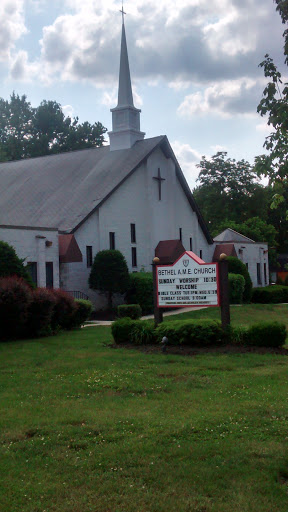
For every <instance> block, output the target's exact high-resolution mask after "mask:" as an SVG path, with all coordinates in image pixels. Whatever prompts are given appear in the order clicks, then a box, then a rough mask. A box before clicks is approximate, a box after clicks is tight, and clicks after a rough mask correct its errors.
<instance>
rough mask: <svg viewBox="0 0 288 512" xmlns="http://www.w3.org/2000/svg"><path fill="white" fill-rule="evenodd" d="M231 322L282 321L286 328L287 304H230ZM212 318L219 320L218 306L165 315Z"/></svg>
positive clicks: (234, 323) (174, 317) (287, 322)
mask: <svg viewBox="0 0 288 512" xmlns="http://www.w3.org/2000/svg"><path fill="white" fill-rule="evenodd" d="M230 315H231V323H232V324H233V325H252V324H254V323H257V322H263V321H268V320H269V321H270V320H271V321H277V322H284V323H285V324H286V327H287V329H288V304H279V305H278V304H246V305H245V304H244V305H242V306H230ZM182 318H183V319H186V320H187V319H193V318H195V319H196V318H197V319H198V318H212V319H215V320H221V316H220V308H205V309H199V310H195V311H193V310H192V311H191V312H189V313H181V314H180V315H171V316H167V317H165V322H166V321H167V322H171V321H172V320H180V319H182Z"/></svg>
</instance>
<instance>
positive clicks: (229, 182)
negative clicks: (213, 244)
mask: <svg viewBox="0 0 288 512" xmlns="http://www.w3.org/2000/svg"><path fill="white" fill-rule="evenodd" d="M198 167H199V169H200V173H199V176H198V180H197V181H198V182H199V183H200V185H199V186H198V187H197V188H196V189H195V190H194V196H195V199H196V202H197V203H198V205H199V207H200V209H201V211H202V213H203V216H204V218H205V220H206V222H207V223H208V224H209V226H210V229H211V230H212V231H215V230H217V229H218V228H219V225H220V224H221V223H223V221H227V222H229V221H233V222H237V223H241V222H244V221H245V220H247V219H249V217H255V216H261V217H266V216H267V212H266V210H267V192H266V191H265V189H264V187H262V186H261V185H260V184H259V183H258V178H257V175H256V173H255V171H254V169H253V168H252V167H251V165H250V164H249V162H246V161H245V160H240V161H238V162H237V161H236V160H235V159H231V158H227V153H226V152H218V153H217V154H216V155H214V156H212V158H211V159H209V160H208V159H206V158H205V157H203V159H202V160H201V162H200V164H198Z"/></svg>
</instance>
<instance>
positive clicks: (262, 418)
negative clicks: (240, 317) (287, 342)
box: [0, 306, 288, 512]
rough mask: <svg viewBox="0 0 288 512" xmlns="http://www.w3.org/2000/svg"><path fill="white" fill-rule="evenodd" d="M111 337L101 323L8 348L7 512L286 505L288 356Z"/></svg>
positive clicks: (2, 440)
mask: <svg viewBox="0 0 288 512" xmlns="http://www.w3.org/2000/svg"><path fill="white" fill-rule="evenodd" d="M279 307H281V306H279ZM253 308H254V306H253ZM261 308H262V310H263V307H262V306H261ZM271 308H272V309H271V310H270V307H269V311H270V313H269V316H270V317H271V315H272V314H273V315H274V312H275V314H277V315H278V314H280V313H279V310H278V309H277V306H271ZM274 308H275V309H274ZM203 311H204V310H203ZM205 311H207V310H205ZM209 311H212V310H211V309H210V310H209ZM214 311H215V310H214ZM233 311H234V308H233ZM235 311H236V308H235ZM238 311H239V308H238ZM263 311H264V312H263ZM263 311H262V316H263V314H264V315H265V317H266V316H267V315H268V314H267V312H265V310H263ZM195 313H196V312H195ZM282 313H283V310H282ZM286 313H287V309H286ZM199 314H201V315H202V314H203V312H201V311H199V312H197V315H199ZM210 314H211V313H209V315H210ZM213 314H215V312H214V313H213ZM233 314H234V313H233ZM259 314H260V310H259ZM185 315H186V314H185ZM252 316H254V319H255V311H254V314H253V315H252ZM180 317H181V316H180ZM180 317H179V316H178V317H177V318H180ZM247 321H248V320H247ZM249 321H250V320H249ZM110 342H111V332H110V328H107V327H89V328H87V329H82V330H80V331H73V332H71V333H63V334H60V335H58V336H56V337H53V338H46V339H44V338H43V339H37V340H33V341H29V340H28V341H21V342H11V343H2V344H0V407H1V411H2V414H1V417H0V426H1V430H0V461H1V462H0V482H1V484H0V510H1V511H2V510H3V512H56V511H57V512H68V511H69V512H71V511H72V512H132V511H133V512H135V511H137V512H164V511H165V512H167V511H168V512H174V511H181V512H231V510H233V511H235V512H240V511H241V512H248V511H249V512H251V511H253V512H271V510H273V512H275V511H276V512H282V511H283V512H286V511H287V491H288V453H287V441H288V436H287V418H288V414H287V396H288V377H287V375H288V372H287V369H288V368H287V366H288V359H287V358H286V357H285V356H281V355H271V354H270V355H269V354H265V355H259V354H248V353H247V354H238V355H237V354H233V355H232V354H231V355H228V354H219V355H216V356H215V355H211V354H206V355H201V356H195V357H183V356H172V355H169V354H168V355H164V354H150V355H147V354H144V353H141V352H138V351H133V350H129V351H125V349H116V350H115V349H113V348H111V347H110V346H109V343H110Z"/></svg>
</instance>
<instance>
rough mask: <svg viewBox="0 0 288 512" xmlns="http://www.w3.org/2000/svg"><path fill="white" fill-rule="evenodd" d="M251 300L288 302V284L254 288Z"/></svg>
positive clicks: (267, 302)
mask: <svg viewBox="0 0 288 512" xmlns="http://www.w3.org/2000/svg"><path fill="white" fill-rule="evenodd" d="M251 301H252V302H254V303H256V304H280V303H282V302H288V288H287V286H280V285H272V286H265V287H263V288H254V289H253V291H252V298H251Z"/></svg>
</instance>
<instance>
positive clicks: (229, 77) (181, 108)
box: [0, 0, 287, 188]
mask: <svg viewBox="0 0 288 512" xmlns="http://www.w3.org/2000/svg"><path fill="white" fill-rule="evenodd" d="M121 8H122V3H121V0H49V1H48V0H1V4H0V79H1V92H0V97H2V98H4V99H9V97H10V94H11V93H12V92H13V91H15V92H16V93H17V94H19V95H22V94H25V95H26V96H27V99H28V101H30V102H31V104H32V106H34V107H36V106H37V105H39V103H40V102H41V101H42V100H43V99H46V100H55V101H57V102H58V103H60V104H61V105H62V107H63V109H64V112H65V113H66V115H70V116H78V117H79V121H80V122H84V121H89V122H91V123H94V122H95V121H100V122H101V123H102V124H103V125H104V126H105V127H106V128H108V130H110V129H111V121H112V118H111V113H110V108H113V107H115V106H116V104H117V87H118V72H119V57H120V39H121V24H122V17H121V13H120V12H119V10H120V9H121ZM124 10H125V12H126V13H127V14H126V16H125V26H126V36H127V45H128V53H129V61H130V71H131V78H132V86H133V94H134V103H135V106H137V107H138V108H141V110H142V114H141V130H142V131H144V132H146V138H148V137H154V136H157V135H167V136H168V139H169V141H170V143H171V145H172V147H173V149H174V152H175V154H176V156H177V158H178V160H179V163H180V165H181V167H182V169H183V171H184V174H185V176H186V179H187V181H188V183H189V185H190V187H191V188H193V187H194V186H195V184H196V185H197V182H196V179H197V175H198V172H199V169H198V168H197V164H198V163H199V162H200V160H201V158H202V156H204V155H205V156H206V157H207V158H209V157H211V156H212V155H214V154H215V153H216V152H217V151H227V153H228V157H230V158H235V159H236V160H241V159H245V160H248V161H249V162H250V163H251V164H253V161H254V157H255V156H256V155H259V154H262V153H263V152H264V150H263V143H264V140H265V137H266V136H267V135H268V134H269V132H270V130H269V127H268V126H267V124H266V120H265V119H264V118H261V117H260V116H259V114H257V105H258V103H259V101H260V100H261V97H262V93H263V89H264V87H265V84H266V83H267V80H266V79H265V78H264V75H263V69H261V68H260V67H259V63H260V62H262V61H263V59H264V56H265V54H267V53H268V54H269V55H270V56H271V57H272V58H273V59H274V62H275V63H276V64H277V65H278V66H279V69H280V71H281V72H282V74H283V75H285V73H287V71H286V70H287V68H285V66H284V57H283V37H282V34H283V31H284V29H285V27H284V25H282V23H281V18H280V16H279V14H278V13H277V12H276V10H275V3H274V2H273V0H177V1H175V0H157V1H156V2H155V0H126V1H125V2H124ZM107 138H108V137H107Z"/></svg>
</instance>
